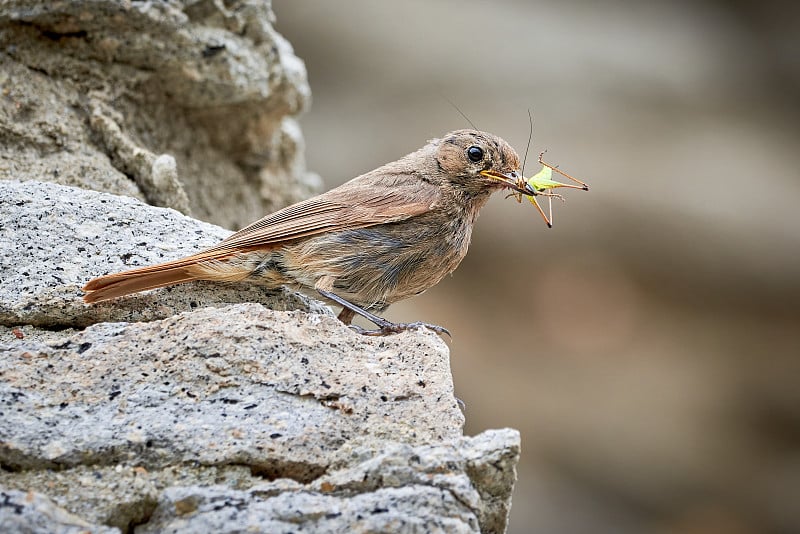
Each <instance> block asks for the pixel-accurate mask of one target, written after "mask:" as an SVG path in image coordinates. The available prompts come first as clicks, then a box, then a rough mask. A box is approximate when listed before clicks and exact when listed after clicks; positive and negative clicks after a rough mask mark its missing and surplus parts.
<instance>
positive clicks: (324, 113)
mask: <svg viewBox="0 0 800 534" xmlns="http://www.w3.org/2000/svg"><path fill="white" fill-rule="evenodd" d="M274 9H275V11H276V14H277V29H278V31H280V32H281V33H282V34H283V35H284V36H286V37H287V39H288V40H289V41H291V42H292V44H293V45H294V48H295V52H296V53H297V55H298V56H299V57H301V58H302V59H303V60H305V62H306V66H307V68H308V73H309V80H310V85H311V87H312V89H313V96H314V102H313V105H312V107H311V110H310V112H309V113H308V114H307V115H306V116H305V117H304V118H303V119H302V120H301V125H302V128H303V133H304V135H305V139H306V156H307V162H308V168H309V169H311V170H312V171H314V172H317V173H319V174H320V175H321V176H322V178H323V180H324V182H325V187H333V186H335V185H337V184H339V183H341V182H343V181H345V180H347V179H349V178H352V177H354V176H356V175H358V174H360V173H362V172H365V171H368V170H370V169H372V168H374V167H376V166H378V165H380V164H383V163H385V162H387V161H390V160H393V159H396V158H397V157H399V156H401V155H403V154H406V153H408V152H410V151H412V150H414V149H416V148H418V147H419V146H421V145H422V144H423V143H424V142H425V141H426V140H427V139H429V138H432V137H436V136H439V135H441V134H443V133H445V132H447V131H449V130H453V129H456V128H462V127H466V126H468V125H467V123H466V121H465V120H464V119H463V118H462V117H461V116H460V115H459V114H458V113H457V112H456V111H454V110H453V108H452V107H451V106H450V104H449V103H448V102H447V100H448V99H449V100H451V101H452V102H454V103H455V104H457V105H458V106H459V107H460V108H461V110H462V111H463V112H464V113H465V114H466V115H468V116H469V118H470V119H471V121H472V122H473V123H475V125H476V126H478V127H479V128H481V129H484V130H488V131H491V132H494V133H496V134H498V135H501V136H502V137H504V138H506V139H507V140H508V141H509V142H511V143H512V144H513V145H514V146H516V147H517V149H518V150H519V151H520V152H523V151H524V149H525V145H526V142H527V139H528V117H527V112H526V110H527V109H528V108H530V109H531V110H532V113H533V116H534V129H533V142H532V144H531V150H530V154H529V157H528V166H527V169H526V174H527V175H528V176H530V175H531V174H533V173H534V172H535V171H536V170H538V169H537V166H536V164H535V160H536V154H538V152H539V151H540V150H543V149H545V148H546V149H548V150H549V152H548V155H547V159H548V161H550V162H552V163H555V164H559V165H560V166H561V168H563V169H564V170H566V171H567V172H570V173H571V174H573V175H575V176H576V177H579V178H581V179H584V180H586V181H587V182H589V183H590V184H591V186H592V189H591V191H590V192H588V193H584V192H580V191H570V192H568V194H567V195H566V196H567V203H566V204H563V205H562V204H560V203H559V204H558V205H555V206H554V208H555V209H556V214H555V227H554V228H553V229H551V230H548V229H547V228H546V227H545V226H544V224H543V223H542V221H541V219H540V218H539V216H538V215H537V214H536V213H535V211H534V209H533V207H532V206H530V205H528V204H522V205H519V204H516V203H515V202H513V201H512V200H511V199H509V200H503V198H502V196H500V195H497V198H494V199H493V200H492V201H491V202H490V203H489V205H488V206H487V207H486V208H485V209H484V211H483V214H482V217H481V220H480V221H479V223H478V225H477V228H476V232H475V234H474V238H473V244H472V248H471V252H470V254H469V255H468V256H467V258H466V260H465V261H464V263H463V264H462V266H461V267H460V268H459V270H458V271H456V273H455V275H454V276H453V277H452V278H449V279H447V280H446V281H444V282H443V283H441V284H440V285H439V286H438V287H436V288H434V289H433V290H431V291H429V292H428V293H426V294H425V295H423V296H421V297H419V298H416V299H413V300H412V301H409V302H407V303H403V304H401V305H397V306H394V307H393V308H391V309H390V310H389V313H388V316H389V317H390V318H391V319H394V320H425V321H430V322H434V323H438V324H443V325H445V326H447V327H448V328H449V329H450V330H451V331H452V332H453V334H454V339H453V341H452V344H451V353H452V363H453V368H454V375H455V380H456V390H457V394H458V395H459V397H460V398H462V399H463V400H464V401H465V402H466V406H467V410H466V416H467V431H468V433H477V432H479V431H481V430H483V429H486V428H495V427H500V426H510V427H515V428H519V429H521V431H522V438H523V439H522V443H523V457H522V460H521V462H520V471H519V473H520V477H519V483H518V486H517V489H516V490H515V496H514V506H513V508H512V515H511V526H510V531H511V532H515V533H522V532H548V533H574V532H593V533H594V532H614V533H628V532H631V533H633V532H637V533H638V532H658V533H665V532H668V533H706V532H712V533H713V532H725V533H755V532H776V533H782V532H786V533H789V532H798V531H800V513H798V508H797V503H798V502H800V387H798V379H800V333H799V332H798V330H799V329H800V306H799V305H800V210H798V207H797V204H798V200H800V183H798V175H799V174H800V171H799V169H800V151H799V150H798V147H800V144H798V141H800V136H798V119H800V106H798V102H800V98H799V97H800V65H799V64H798V63H800V40H799V39H798V37H797V36H798V35H799V34H800V33H798V32H800V24H798V14H799V12H800V8H798V6H797V4H796V3H793V2H755V1H748V0H737V1H733V0H730V1H724V0H718V1H715V0H704V1H693V2H688V1H675V2H646V3H645V2H636V1H634V0H618V1H614V2H589V1H573V2H559V1H555V0H550V1H535V2H525V1H504V2H491V3H490V2H475V1H472V2H467V1H456V0H438V1H423V0H410V1H407V2H402V3H396V2H394V3H378V2H369V1H367V0H358V1H349V2H336V3H333V2H330V3H322V2H311V1H307V0H295V1H291V2H289V1H278V2H275V4H274Z"/></svg>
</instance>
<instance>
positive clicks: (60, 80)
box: [0, 0, 320, 227]
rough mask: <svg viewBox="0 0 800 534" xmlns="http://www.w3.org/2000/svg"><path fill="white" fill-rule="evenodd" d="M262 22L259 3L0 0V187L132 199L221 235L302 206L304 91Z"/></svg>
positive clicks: (307, 188)
mask: <svg viewBox="0 0 800 534" xmlns="http://www.w3.org/2000/svg"><path fill="white" fill-rule="evenodd" d="M273 21H274V15H273V13H272V9H271V5H270V3H269V2H263V1H260V0H240V1H237V2H236V3H235V6H233V5H229V4H226V3H223V2H197V1H190V0H185V1H181V0H174V1H170V2H118V1H115V0H79V1H73V2H48V1H42V0H12V1H9V2H4V3H3V4H2V7H1V8H0V47H2V48H3V51H4V55H3V64H2V68H0V87H1V88H2V92H3V98H4V102H5V103H4V105H3V106H0V179H17V180H38V181H42V180H49V181H53V182H57V183H61V184H64V185H76V186H80V187H85V188H90V189H96V190H100V191H104V192H110V193H118V194H125V195H129V196H135V197H137V198H140V199H143V200H145V199H146V200H147V201H148V202H150V203H153V204H156V205H160V206H166V207H172V208H175V209H178V210H180V211H182V212H184V213H188V211H189V209H191V212H192V213H193V214H194V215H195V216H198V217H200V218H202V219H204V220H209V221H212V222H215V223H217V224H221V225H223V226H225V227H239V226H243V225H245V224H247V223H249V222H251V221H253V220H255V219H257V218H259V217H260V216H262V215H264V214H265V213H268V212H270V211H273V210H275V209H276V208H279V207H282V206H284V205H286V204H289V203H291V202H295V201H297V200H300V199H301V198H305V197H307V196H308V195H309V194H310V193H311V192H313V191H315V190H316V189H318V188H319V187H320V181H319V179H318V177H316V176H315V175H313V174H312V173H309V172H307V171H306V169H305V160H304V156H303V139H302V135H301V133H300V130H299V128H298V127H297V123H296V117H297V115H298V114H300V113H301V112H302V111H303V110H304V109H305V108H306V107H307V106H308V103H309V101H310V90H309V87H308V82H307V79H306V71H305V66H304V65H303V62H302V61H301V60H299V59H298V58H297V56H295V54H294V51H293V50H292V47H291V45H289V43H288V42H287V41H286V40H285V39H284V38H283V37H281V36H280V35H279V34H278V33H277V32H276V31H275V30H274V29H273V27H272V23H273ZM165 157H166V158H173V160H174V165H173V164H172V162H169V163H170V164H169V165H165V164H164V163H165V162H166V161H167V160H164V159H163V158H165ZM159 160H160V161H159Z"/></svg>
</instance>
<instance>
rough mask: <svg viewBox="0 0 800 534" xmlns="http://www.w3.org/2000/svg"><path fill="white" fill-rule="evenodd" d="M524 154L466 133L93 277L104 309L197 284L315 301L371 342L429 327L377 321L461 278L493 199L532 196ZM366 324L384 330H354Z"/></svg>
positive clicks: (94, 293) (92, 292) (90, 290)
mask: <svg viewBox="0 0 800 534" xmlns="http://www.w3.org/2000/svg"><path fill="white" fill-rule="evenodd" d="M519 167H520V161H519V157H518V155H517V153H516V152H515V151H514V149H513V148H512V147H511V145H509V144H508V143H507V142H506V141H504V140H503V139H501V138H500V137H498V136H496V135H493V134H490V133H487V132H483V131H479V130H475V129H462V130H456V131H452V132H449V133H447V134H445V135H444V136H442V137H440V138H435V139H431V140H430V141H428V142H427V144H425V145H424V146H423V147H422V148H420V149H419V150H417V151H415V152H412V153H410V154H408V155H406V156H404V157H401V158H400V159H398V160H396V161H393V162H391V163H387V164H386V165H383V166H381V167H379V168H377V169H375V170H373V171H370V172H367V173H365V174H362V175H360V176H358V177H356V178H353V179H352V180H350V181H348V182H345V183H344V184H342V185H340V186H338V187H336V188H334V189H331V190H329V191H327V192H325V193H322V194H320V195H318V196H315V197H312V198H309V199H306V200H303V201H300V202H298V203H296V204H293V205H290V206H287V207H285V208H283V209H280V210H278V211H276V212H274V213H272V214H270V215H267V216H265V217H263V218H262V219H260V220H258V221H256V222H254V223H252V224H250V225H248V226H246V227H244V228H242V229H241V230H239V231H238V232H236V233H234V234H232V235H231V236H229V237H228V238H227V239H225V240H223V241H221V242H220V243H219V244H217V245H215V246H212V247H211V248H208V249H206V250H202V251H200V252H197V253H196V254H193V255H191V256H187V257H184V258H180V259H176V260H172V261H168V262H165V263H160V264H157V265H151V266H146V267H139V268H135V269H131V270H128V271H124V272H120V273H116V274H109V275H105V276H100V277H97V278H94V279H92V280H90V281H89V282H87V283H86V285H85V286H84V287H83V290H84V291H85V292H86V294H85V295H84V297H83V298H84V301H85V302H87V303H95V302H101V301H106V300H110V299H114V298H117V297H122V296H124V295H129V294H132V293H137V292H140V291H145V290H149V289H155V288H160V287H165V286H171V285H175V284H181V283H185V282H190V281H193V280H212V281H221V282H245V281H246V282H248V283H258V284H261V285H264V286H266V287H268V288H278V287H280V286H288V287H291V288H294V289H298V290H300V291H304V292H306V293H311V294H313V292H316V294H317V295H318V296H319V297H321V298H322V300H324V301H325V302H326V303H327V304H329V305H336V306H341V308H342V309H341V312H340V313H339V315H338V319H339V320H340V321H341V322H342V323H344V324H345V325H348V326H349V327H350V328H352V329H353V330H355V331H357V332H359V333H361V334H365V335H389V334H394V333H399V332H403V331H406V330H409V329H414V328H420V327H425V328H429V329H431V330H433V331H435V332H437V333H439V334H448V335H449V331H448V330H447V329H446V328H443V327H441V326H437V325H434V324H429V323H424V322H419V321H417V322H411V323H393V322H391V321H389V320H387V319H385V318H383V317H381V316H379V315H377V314H378V313H382V312H383V311H385V310H386V308H388V306H389V305H390V304H393V303H395V302H398V301H400V300H404V299H407V298H409V297H413V296H415V295H419V294H421V293H423V292H424V291H426V290H427V289H429V288H430V287H432V286H434V285H436V284H437V283H438V282H439V281H440V280H442V278H444V277H445V276H446V275H448V274H450V273H451V272H453V271H454V270H455V269H456V267H458V265H459V263H461V260H462V259H463V258H464V256H465V255H466V253H467V249H468V247H469V244H470V240H471V237H472V229H473V226H474V224H475V220H476V219H477V217H478V213H479V212H480V210H481V208H482V207H483V206H484V205H485V204H486V202H487V201H488V200H489V198H490V196H491V195H492V193H494V192H497V191H500V190H511V191H513V192H516V193H522V194H528V195H529V194H530V191H528V190H527V189H525V188H524V187H523V186H524V180H520V176H521V173H520V168H519ZM356 315H360V316H362V317H364V318H366V319H367V320H368V321H370V322H372V323H373V324H374V325H375V326H376V327H377V328H376V329H364V328H361V327H359V326H356V325H353V324H352V320H353V318H354V317H355V316H356Z"/></svg>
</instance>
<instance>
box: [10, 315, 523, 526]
mask: <svg viewBox="0 0 800 534" xmlns="http://www.w3.org/2000/svg"><path fill="white" fill-rule="evenodd" d="M20 332H22V333H23V337H22V339H18V338H17V337H13V338H12V339H7V338H8V337H12V336H6V338H3V342H2V343H0V354H2V357H0V412H2V414H0V415H1V417H0V466H2V467H3V471H1V472H0V484H2V485H4V486H5V487H10V488H15V489H25V490H35V491H40V492H47V493H48V494H51V495H53V499H54V500H55V501H56V503H57V504H58V505H60V506H62V507H64V508H65V509H66V510H68V511H70V513H74V514H78V515H79V516H80V517H82V518H84V519H85V520H87V521H90V522H92V523H102V524H105V525H112V526H116V527H119V528H121V529H126V528H127V526H129V525H140V526H139V527H137V528H138V529H141V530H143V531H144V532H156V531H173V532H196V531H198V530H200V531H204V530H208V531H217V530H218V529H221V530H219V531H235V530H236V528H239V527H241V528H246V527H247V526H252V525H254V524H259V525H263V526H264V528H266V529H267V531H276V532H280V531H285V530H287V529H289V528H290V527H291V526H292V525H294V527H295V528H296V529H299V530H300V531H311V532H322V531H342V532H344V531H350V530H352V529H357V530H358V529H367V530H373V531H390V530H394V531H396V530H397V529H400V530H403V531H410V532H415V531H418V532H424V531H429V530H437V529H438V530H445V531H454V532H461V531H463V532H476V531H478V530H481V531H483V532H502V531H503V529H504V527H505V524H506V520H507V514H508V507H509V506H510V492H511V488H512V487H513V481H514V469H515V465H516V461H517V458H518V455H519V435H518V433H517V432H516V431H511V430H501V431H489V432H485V433H484V434H481V435H480V436H477V437H475V438H463V437H461V426H462V424H463V415H462V414H461V412H460V410H459V409H458V407H457V403H456V401H455V398H454V397H453V384H452V379H451V377H450V372H449V362H448V351H447V347H446V345H445V344H444V342H443V341H442V340H441V339H440V338H439V337H438V336H436V335H434V334H433V333H431V332H428V331H417V332H407V333H404V334H401V335H397V336H392V337H389V338H384V339H376V338H370V337H364V336H360V335H358V334H355V333H353V332H351V331H350V330H349V329H347V328H345V327H343V326H342V325H341V324H340V323H339V322H338V321H337V320H336V319H335V318H333V317H330V316H322V315H311V314H307V313H304V312H299V311H295V312H276V311H272V310H268V309H266V308H264V307H262V306H261V305H258V304H238V305H233V306H228V307H225V308H220V309H215V308H204V309H200V310H196V311H193V312H186V313H183V314H180V315H178V316H175V317H170V318H168V319H163V320H159V321H152V322H149V323H133V324H131V323H101V324H96V325H93V326H90V327H88V328H86V329H84V330H83V331H80V332H75V333H72V334H71V335H68V336H65V337H63V338H61V339H55V338H53V337H48V336H37V335H36V334H35V332H32V331H31V329H30V327H27V328H25V329H22V330H20ZM26 334H27V335H26ZM265 480H266V481H272V482H267V483H265ZM75 487H80V488H81V489H80V492H74V491H70V490H71V489H72V488H75ZM501 501H502V502H501ZM226 518H227V519H226ZM228 520H229V521H230V523H225V521H228ZM223 524H225V525H229V526H228V527H226V528H227V529H228V530H225V529H224V528H222V526H224V525H223ZM209 529H210V530H209Z"/></svg>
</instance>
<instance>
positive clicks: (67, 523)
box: [0, 485, 119, 534]
mask: <svg viewBox="0 0 800 534" xmlns="http://www.w3.org/2000/svg"><path fill="white" fill-rule="evenodd" d="M0 532H8V533H12V532H14V533H16V532H20V533H22V532H24V533H26V534H106V533H108V534H111V533H118V532H119V530H118V529H116V528H110V527H107V526H104V525H97V524H94V525H93V524H91V523H88V522H87V521H84V520H83V519H81V518H79V517H76V516H74V515H72V514H70V513H69V512H67V511H66V510H64V509H62V508H59V507H58V506H56V505H55V504H53V501H51V500H50V499H48V498H47V497H46V496H45V495H42V494H40V493H34V492H27V491H19V490H8V489H5V488H3V487H2V486H1V485H0Z"/></svg>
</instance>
